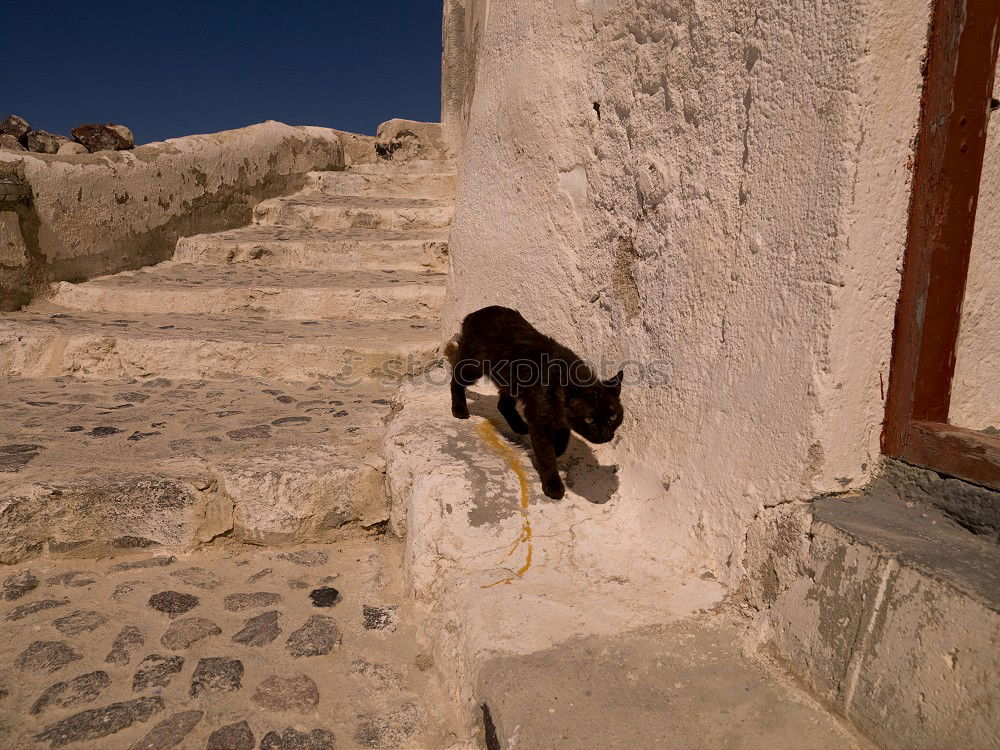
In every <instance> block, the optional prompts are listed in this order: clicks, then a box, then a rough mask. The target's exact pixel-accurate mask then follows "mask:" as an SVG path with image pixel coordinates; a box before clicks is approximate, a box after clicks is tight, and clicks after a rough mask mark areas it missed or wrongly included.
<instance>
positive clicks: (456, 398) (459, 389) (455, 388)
mask: <svg viewBox="0 0 1000 750" xmlns="http://www.w3.org/2000/svg"><path fill="white" fill-rule="evenodd" d="M451 415H452V416H453V417H455V419H468V418H469V403H468V402H467V401H466V400H465V386H464V385H462V384H461V383H459V382H458V381H456V380H455V378H454V376H452V379H451Z"/></svg>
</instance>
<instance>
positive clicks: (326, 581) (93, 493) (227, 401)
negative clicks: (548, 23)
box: [0, 161, 455, 750]
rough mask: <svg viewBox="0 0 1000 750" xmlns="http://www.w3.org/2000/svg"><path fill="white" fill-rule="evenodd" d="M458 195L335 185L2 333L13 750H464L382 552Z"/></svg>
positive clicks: (39, 305)
mask: <svg viewBox="0 0 1000 750" xmlns="http://www.w3.org/2000/svg"><path fill="white" fill-rule="evenodd" d="M454 191H455V174H454V166H453V165H452V164H451V163H449V162H446V161H409V162H392V163H388V162H386V163H377V164H359V165H355V166H353V167H352V168H351V169H350V170H349V171H344V172H329V173H314V174H312V175H310V176H309V181H308V184H307V185H306V187H305V188H304V189H303V190H302V191H301V192H300V193H298V194H296V195H292V196H289V197H285V198H277V199H272V200H267V201H265V202H264V203H262V204H260V205H259V206H258V207H257V209H256V210H255V212H254V223H253V225H251V226H248V227H244V228H241V229H236V230H233V231H227V232H221V233H218V234H210V235H199V236H195V237H188V238H184V239H182V240H181V241H180V242H179V243H178V246H177V251H176V254H175V257H174V259H173V260H171V261H168V262H165V263H161V264H159V265H157V266H154V267H149V268H145V269H142V270H138V271H130V272H126V273H120V274H116V275H113V276H108V277H104V278H97V279H93V280H90V281H87V282H84V283H66V282H63V283H59V284H57V285H54V287H53V289H52V293H51V295H50V296H49V298H48V299H45V300H41V301H38V302H36V303H34V304H32V305H31V306H30V307H29V308H27V309H25V310H23V311H22V312H18V313H12V314H8V315H4V316H2V317H0V563H3V564H5V565H6V567H5V569H3V570H0V579H2V581H0V582H2V585H0V596H2V599H0V618H2V619H3V623H4V630H5V633H7V634H8V637H6V638H5V639H4V643H3V644H2V645H0V665H2V669H0V745H2V746H4V747H24V748H34V747H39V748H40V747H48V748H57V747H63V746H70V747H73V748H94V750H96V749H97V748H104V749H106V748H133V747H134V748H168V747H183V748H187V747H198V748H205V747H210V748H226V749H227V750H229V749H231V748H246V749H250V748H255V747H260V748H268V749H269V750H281V749H283V748H312V750H330V749H332V748H333V747H334V746H336V747H337V748H345V747H348V748H349V747H412V746H422V747H445V746H449V745H452V744H454V742H455V735H454V734H453V732H452V731H451V729H449V726H448V723H447V721H446V720H444V719H443V717H444V716H445V715H446V713H447V712H441V711H438V710H437V708H436V707H437V706H439V705H441V703H442V702H443V700H444V699H443V698H442V697H441V696H440V694H439V692H438V689H437V687H436V684H437V683H436V678H435V677H434V674H435V673H434V670H433V669H431V667H432V666H433V661H432V657H431V656H429V655H428V654H424V653H421V652H420V651H419V646H418V640H417V638H416V634H415V623H414V618H413V617H411V614H410V610H411V605H410V604H408V600H407V598H406V597H405V596H404V595H403V593H402V583H401V580H400V572H399V571H400V567H401V566H400V557H401V550H400V548H399V545H398V544H397V543H394V542H392V541H391V540H387V539H386V538H385V536H384V535H382V534H380V533H378V532H380V531H381V530H382V529H383V528H384V527H385V525H386V523H387V521H388V518H389V510H388V501H387V497H386V493H385V487H384V485H385V482H384V463H385V462H384V460H383V459H382V458H381V457H380V455H379V452H378V449H379V441H380V440H381V437H382V432H383V430H384V420H385V419H386V418H387V416H388V415H389V413H390V411H391V408H392V406H391V399H392V397H393V393H394V392H395V390H396V387H397V384H398V381H399V380H400V378H401V377H402V376H403V375H405V374H412V373H416V372H420V371H422V370H423V369H424V368H426V367H427V366H428V364H429V363H430V362H432V361H434V360H435V357H436V351H437V347H438V345H439V343H440V340H441V334H440V331H439V330H438V326H439V324H438V319H439V307H440V305H441V302H442V299H443V295H444V290H445V275H444V272H445V269H446V260H447V243H448V226H449V223H450V221H451V217H452V212H453V200H454ZM208 542H212V544H207V543H208ZM246 542H249V543H252V544H251V545H248V544H245V543H246ZM317 543H319V544H321V545H322V546H316V544H317ZM252 545H267V546H269V547H271V548H270V549H267V548H265V547H264V546H252ZM258 743H259V744H258Z"/></svg>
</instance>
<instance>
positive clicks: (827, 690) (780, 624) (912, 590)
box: [745, 477, 1000, 748]
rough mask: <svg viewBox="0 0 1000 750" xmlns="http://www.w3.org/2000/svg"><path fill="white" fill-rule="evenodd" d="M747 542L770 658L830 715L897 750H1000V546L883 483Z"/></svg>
mask: <svg viewBox="0 0 1000 750" xmlns="http://www.w3.org/2000/svg"><path fill="white" fill-rule="evenodd" d="M915 489H916V488H915ZM774 540H779V543H778V544H775V543H774ZM747 541H748V549H747V555H746V563H745V564H746V567H747V568H748V570H749V573H750V576H749V579H748V580H749V581H750V582H752V585H750V586H749V587H748V591H747V594H748V595H747V599H748V602H749V604H750V605H751V606H752V607H754V608H755V609H756V610H757V611H758V614H757V620H758V625H759V627H760V628H761V630H762V632H763V634H764V637H765V640H766V642H767V644H768V647H769V649H771V651H772V652H773V653H774V654H775V655H776V657H777V658H779V659H780V660H781V662H782V663H783V664H785V665H786V667H787V669H788V670H789V671H790V672H791V673H792V674H794V675H795V676H796V677H797V678H798V679H799V680H801V681H802V682H803V683H804V684H805V685H806V686H807V687H808V688H809V689H810V691H811V692H812V693H813V694H814V695H816V696H818V697H819V698H820V699H821V700H822V701H823V702H824V703H825V704H826V705H828V706H831V707H833V708H834V709H835V710H836V711H837V712H838V713H840V714H842V715H845V716H847V717H848V718H849V719H850V720H851V721H852V722H853V723H854V724H855V725H856V726H857V727H858V728H859V729H861V731H863V732H865V733H866V734H867V735H868V736H870V737H871V738H872V739H873V740H875V741H876V742H877V743H878V744H879V745H880V746H883V747H895V748H902V747H996V746H997V731H996V728H997V726H1000V706H998V704H997V702H996V699H995V698H996V684H997V682H996V675H997V674H998V673H1000V649H998V648H997V645H998V644H1000V547H998V546H997V544H996V543H995V541H994V540H992V539H990V538H989V537H985V536H981V535H977V534H974V533H972V532H970V531H968V530H967V529H965V528H963V527H961V526H959V525H958V524H957V523H955V522H954V521H953V520H951V519H950V518H949V517H948V516H946V515H945V514H944V513H942V512H941V511H940V510H938V509H937V508H935V507H933V506H930V505H924V504H922V503H919V502H913V501H910V500H908V499H907V493H906V489H905V487H904V488H903V490H902V492H900V490H899V489H898V488H894V487H892V486H891V484H890V483H889V482H888V481H887V480H886V478H885V477H882V478H880V479H878V480H876V481H875V482H874V483H873V485H872V486H871V487H869V488H868V489H867V490H866V491H864V492H863V493H862V494H861V495H858V496H849V497H845V498H824V499H819V500H816V501H814V502H812V503H810V504H794V505H789V506H778V507H777V508H773V509H770V510H769V511H767V512H765V513H762V514H761V516H760V517H759V518H758V521H757V522H756V523H755V525H754V527H753V528H752V529H751V531H750V534H749V535H748V537H747Z"/></svg>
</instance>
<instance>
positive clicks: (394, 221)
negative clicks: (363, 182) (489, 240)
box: [253, 190, 455, 230]
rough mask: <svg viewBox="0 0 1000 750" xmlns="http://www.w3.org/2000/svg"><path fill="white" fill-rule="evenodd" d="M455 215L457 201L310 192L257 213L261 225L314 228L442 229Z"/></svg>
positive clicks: (279, 200)
mask: <svg viewBox="0 0 1000 750" xmlns="http://www.w3.org/2000/svg"><path fill="white" fill-rule="evenodd" d="M454 215H455V206H454V203H453V201H444V200H430V199H426V198H380V197H373V196H350V195H349V196H344V195H341V196H332V195H324V194H322V193H318V192H316V191H310V190H304V191H302V192H299V193H296V194H295V195H291V196H288V197H286V198H271V199H269V200H266V201H264V202H262V203H259V204H258V205H257V206H256V207H255V208H254V210H253V220H254V223H255V224H258V225H263V226H283V227H307V228H313V229H395V230H407V229H441V228H444V227H447V226H449V225H450V224H451V220H452V217H453V216H454Z"/></svg>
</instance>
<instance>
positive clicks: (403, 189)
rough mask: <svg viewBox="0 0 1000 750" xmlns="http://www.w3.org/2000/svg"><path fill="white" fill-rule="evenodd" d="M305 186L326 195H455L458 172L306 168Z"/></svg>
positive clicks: (414, 196)
mask: <svg viewBox="0 0 1000 750" xmlns="http://www.w3.org/2000/svg"><path fill="white" fill-rule="evenodd" d="M306 188H307V189H310V190H316V191H319V192H321V193H324V194H326V195H376V196H385V197H392V196H395V197H403V198H440V199H447V200H454V199H455V191H456V190H457V188H458V175H456V174H455V173H449V172H428V173H426V174H420V173H417V172H377V173H366V172H359V171H357V170H353V169H351V170H347V171H341V172H310V173H309V174H308V175H307V176H306Z"/></svg>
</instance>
